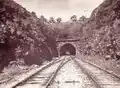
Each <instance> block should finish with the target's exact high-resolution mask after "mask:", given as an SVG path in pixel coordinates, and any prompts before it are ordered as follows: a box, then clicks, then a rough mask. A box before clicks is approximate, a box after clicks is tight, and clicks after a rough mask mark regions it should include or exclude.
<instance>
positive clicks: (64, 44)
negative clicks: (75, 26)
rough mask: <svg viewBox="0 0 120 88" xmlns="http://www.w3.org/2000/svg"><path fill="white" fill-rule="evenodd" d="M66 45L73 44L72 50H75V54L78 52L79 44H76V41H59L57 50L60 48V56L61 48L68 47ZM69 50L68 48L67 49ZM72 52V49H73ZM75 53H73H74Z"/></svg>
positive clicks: (59, 53)
mask: <svg viewBox="0 0 120 88" xmlns="http://www.w3.org/2000/svg"><path fill="white" fill-rule="evenodd" d="M66 45H70V46H71V48H72V49H71V50H73V49H74V50H75V51H74V50H73V52H75V54H77V46H76V44H75V43H74V42H59V43H58V44H57V50H58V56H61V52H60V51H61V48H62V47H64V46H65V47H66ZM67 48H69V47H67ZM71 50H69V49H68V51H71ZM66 51H67V50H66ZM71 52H72V51H71ZM72 54H73V53H72Z"/></svg>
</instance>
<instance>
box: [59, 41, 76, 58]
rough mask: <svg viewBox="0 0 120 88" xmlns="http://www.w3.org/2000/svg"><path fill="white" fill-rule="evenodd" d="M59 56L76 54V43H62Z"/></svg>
mask: <svg viewBox="0 0 120 88" xmlns="http://www.w3.org/2000/svg"><path fill="white" fill-rule="evenodd" d="M58 52H59V56H62V55H66V54H70V55H76V53H77V50H76V45H75V44H74V43H72V42H67V43H61V44H60V45H59V47H58Z"/></svg>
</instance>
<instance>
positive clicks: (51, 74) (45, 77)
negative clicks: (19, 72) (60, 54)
mask: <svg viewBox="0 0 120 88" xmlns="http://www.w3.org/2000/svg"><path fill="white" fill-rule="evenodd" d="M68 58H69V56H68V57H64V58H63V59H62V60H59V61H56V62H53V63H51V64H49V65H47V66H46V67H44V68H43V69H41V70H39V71H37V72H35V73H34V74H32V75H31V76H30V77H28V78H27V79H25V80H23V81H21V82H19V83H18V84H16V85H14V86H13V87H12V88H33V86H34V84H35V85H36V84H37V86H38V88H49V86H50V85H51V84H52V82H53V80H54V78H55V77H56V76H57V73H58V72H59V70H60V69H61V68H62V67H63V65H64V64H66V63H67V62H68V61H69V60H70V59H68ZM47 71H48V72H47ZM31 85H32V86H31ZM30 86H31V87H30ZM34 87H35V86H34Z"/></svg>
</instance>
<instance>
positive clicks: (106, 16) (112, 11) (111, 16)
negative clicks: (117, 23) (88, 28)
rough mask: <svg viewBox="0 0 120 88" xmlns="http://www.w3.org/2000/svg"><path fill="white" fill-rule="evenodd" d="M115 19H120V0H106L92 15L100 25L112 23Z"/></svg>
mask: <svg viewBox="0 0 120 88" xmlns="http://www.w3.org/2000/svg"><path fill="white" fill-rule="evenodd" d="M115 19H120V0H104V2H103V3H102V4H100V5H99V6H98V7H97V8H96V9H95V10H94V11H93V13H92V15H91V17H90V21H95V22H96V24H97V26H98V27H102V26H106V25H111V24H113V22H114V20H115Z"/></svg>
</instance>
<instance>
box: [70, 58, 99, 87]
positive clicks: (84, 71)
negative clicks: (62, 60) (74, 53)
mask: <svg viewBox="0 0 120 88" xmlns="http://www.w3.org/2000/svg"><path fill="white" fill-rule="evenodd" d="M72 60H74V62H75V63H76V64H77V66H78V69H81V70H82V71H83V73H84V74H86V75H87V77H88V78H89V80H92V81H93V83H94V85H95V86H96V88H101V86H100V84H99V83H98V82H97V80H96V79H95V78H94V77H93V76H92V75H91V74H90V73H89V72H88V71H87V70H86V69H85V68H84V67H83V66H82V65H81V64H80V63H79V62H78V61H77V60H75V58H74V59H72Z"/></svg>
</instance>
